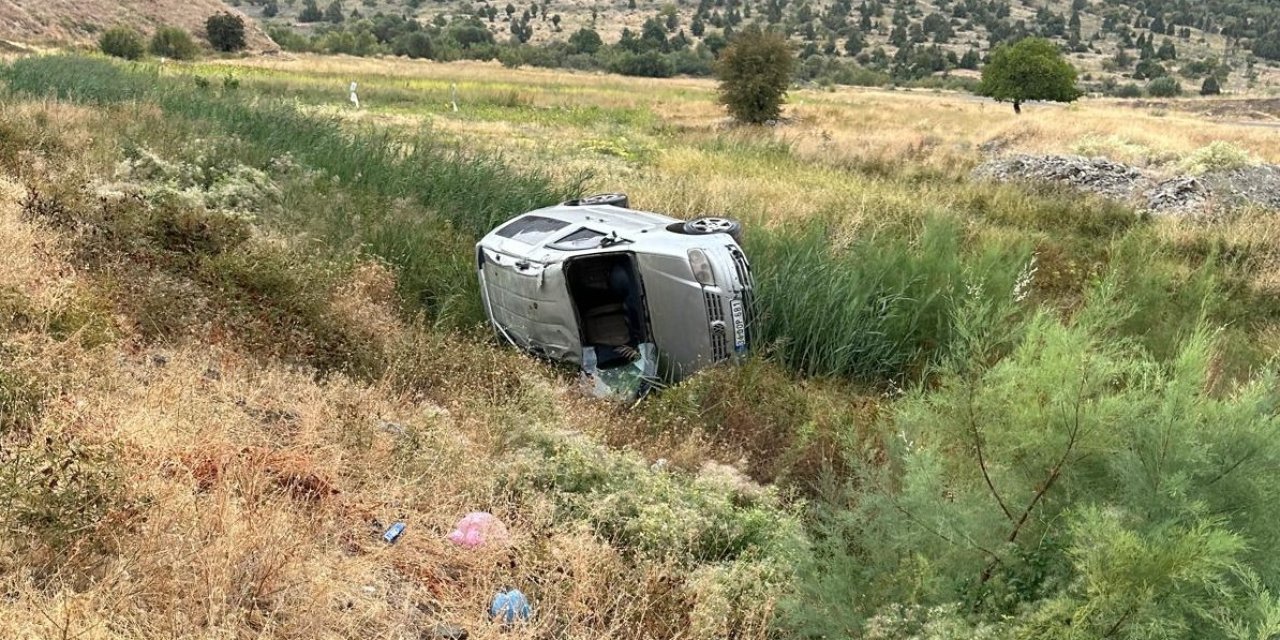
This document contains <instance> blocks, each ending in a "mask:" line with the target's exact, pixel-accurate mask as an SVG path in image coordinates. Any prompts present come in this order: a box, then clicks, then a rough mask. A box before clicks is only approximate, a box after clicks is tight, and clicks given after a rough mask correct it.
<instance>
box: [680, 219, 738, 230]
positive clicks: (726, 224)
mask: <svg viewBox="0 0 1280 640" xmlns="http://www.w3.org/2000/svg"><path fill="white" fill-rule="evenodd" d="M689 228H690V229H693V230H694V231H697V232H698V233H724V232H727V231H731V230H733V221H732V220H729V219H728V218H698V219H697V220H694V221H693V222H690V223H689Z"/></svg>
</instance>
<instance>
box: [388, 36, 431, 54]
mask: <svg viewBox="0 0 1280 640" xmlns="http://www.w3.org/2000/svg"><path fill="white" fill-rule="evenodd" d="M432 52H433V49H432V46H431V36H428V35H427V34H426V33H423V32H422V31H414V32H413V33H406V34H404V35H402V36H400V37H399V38H397V39H396V44H395V53H396V55H398V56H408V57H410V58H414V59H419V58H430V57H431V54H432Z"/></svg>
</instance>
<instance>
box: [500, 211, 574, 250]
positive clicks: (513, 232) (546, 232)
mask: <svg viewBox="0 0 1280 640" xmlns="http://www.w3.org/2000/svg"><path fill="white" fill-rule="evenodd" d="M567 226H569V223H568V222H565V221H563V220H556V219H554V218H544V217H542V216H525V217H523V218H518V219H516V220H513V221H512V222H511V223H510V224H508V225H507V226H505V227H503V228H501V229H498V235H500V236H502V237H504V238H511V239H512V240H517V241H519V242H523V243H525V244H538V243H540V242H542V241H543V240H546V239H547V237H548V236H550V235H551V234H553V233H555V232H557V231H559V230H561V229H563V228H565V227H567Z"/></svg>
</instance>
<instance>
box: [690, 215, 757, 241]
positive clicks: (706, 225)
mask: <svg viewBox="0 0 1280 640" xmlns="http://www.w3.org/2000/svg"><path fill="white" fill-rule="evenodd" d="M680 232H681V233H684V234H687V235H691V236H705V235H710V234H713V233H727V234H729V237H731V238H733V240H734V241H735V242H742V223H741V222H738V221H737V220H734V219H733V218H716V217H705V218H694V219H693V220H690V221H688V222H686V223H684V224H683V225H681V227H680Z"/></svg>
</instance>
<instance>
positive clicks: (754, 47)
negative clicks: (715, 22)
mask: <svg viewBox="0 0 1280 640" xmlns="http://www.w3.org/2000/svg"><path fill="white" fill-rule="evenodd" d="M795 64H796V58H795V54H794V53H793V52H792V50H791V45H790V44H789V43H788V42H787V39H786V38H785V37H784V36H782V35H780V34H777V33H773V32H771V31H763V30H761V29H760V28H758V27H755V26H751V27H747V28H746V29H743V30H742V31H740V32H739V33H738V35H737V36H735V37H734V38H733V40H732V42H730V43H729V46H728V48H726V49H725V50H724V52H723V53H722V54H721V55H720V62H719V64H718V65H717V66H716V73H717V75H718V76H719V78H720V89H719V91H720V103H721V104H723V105H724V106H725V107H727V108H728V109H729V114H730V115H732V116H733V117H734V119H736V120H738V121H739V122H746V123H750V124H761V123H764V122H766V121H769V120H776V119H777V118H778V116H779V115H781V113H782V103H783V101H784V99H785V97H786V93H787V87H788V86H790V85H791V73H792V71H794V70H795Z"/></svg>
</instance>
